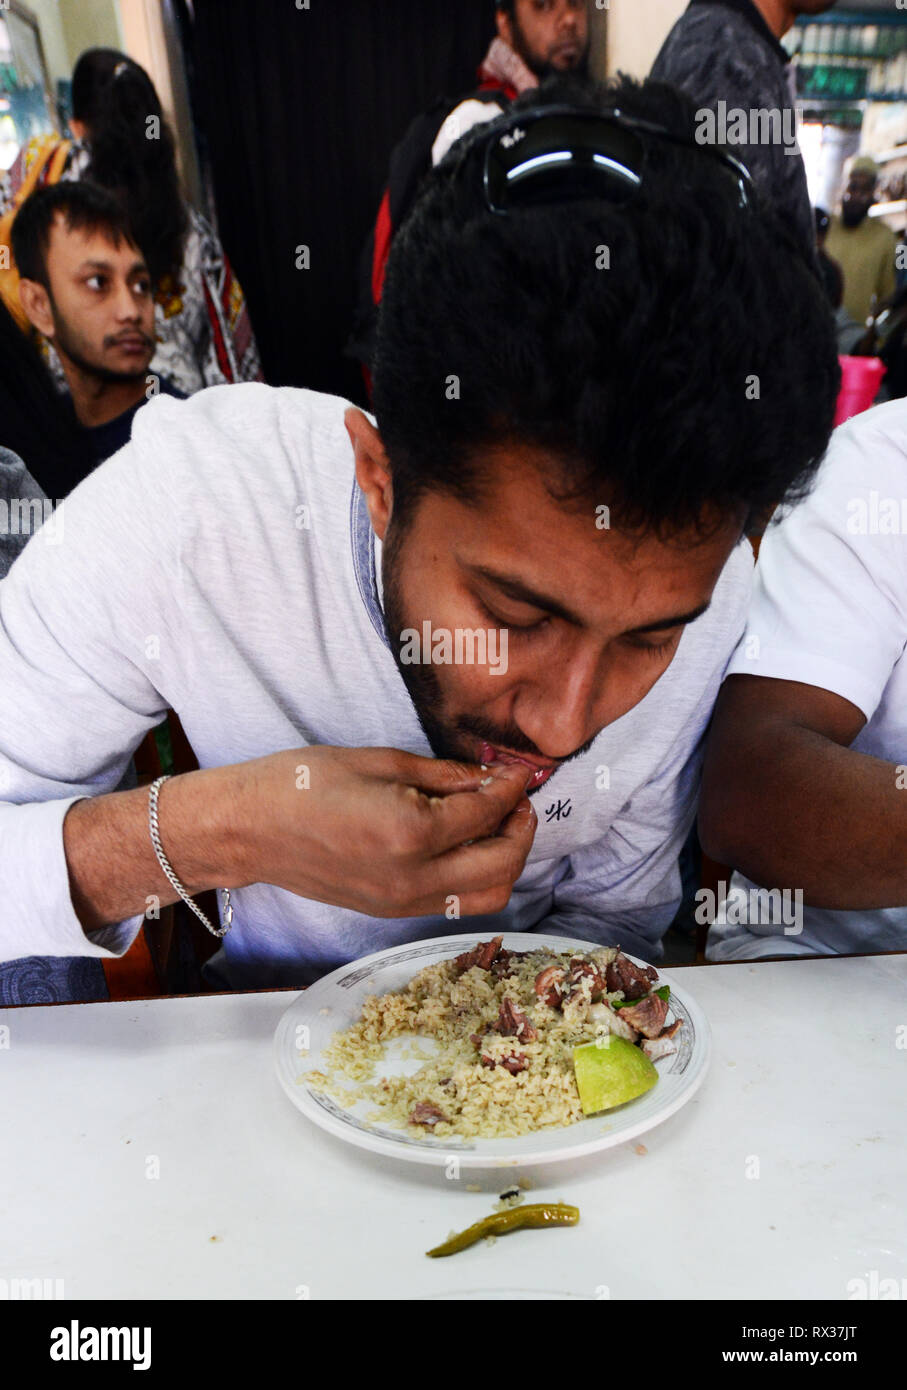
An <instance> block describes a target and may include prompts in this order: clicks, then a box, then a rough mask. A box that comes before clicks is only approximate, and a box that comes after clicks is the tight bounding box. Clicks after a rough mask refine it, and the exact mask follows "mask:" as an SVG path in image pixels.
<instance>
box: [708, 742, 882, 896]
mask: <svg viewBox="0 0 907 1390" xmlns="http://www.w3.org/2000/svg"><path fill="white" fill-rule="evenodd" d="M732 733H733V737H732V736H731V735H732ZM899 780H903V779H902V778H901V779H899V778H898V774H897V767H896V766H895V764H893V763H888V762H884V761H883V760H882V759H880V758H873V757H869V756H868V755H866V754H864V753H857V752H854V751H853V749H851V748H847V747H842V746H841V745H839V744H837V743H835V742H833V741H832V740H830V739H828V738H825V737H824V736H823V735H821V734H819V733H816V732H814V731H813V730H811V729H805V728H802V727H798V726H796V725H791V724H788V723H786V722H776V723H772V724H770V725H768V726H756V727H752V726H751V727H750V729H749V730H748V731H747V733H746V735H743V734H742V733H741V731H740V724H739V723H736V722H735V724H734V726H733V729H732V728H730V727H725V728H724V729H722V727H721V723H719V724H718V726H717V727H716V728H715V729H713V731H712V736H711V738H710V741H709V747H708V750H707V753H706V760H705V767H704V771H703V784H702V801H701V806H700V816H699V836H700V840H701V842H702V847H703V849H704V850H705V852H706V854H708V855H710V856H711V857H712V858H713V859H717V860H718V861H719V862H720V863H723V864H729V865H731V866H732V867H734V868H736V869H739V870H740V871H741V872H742V873H744V874H745V875H746V876H747V877H748V878H751V879H752V880H753V881H754V882H755V883H758V884H761V885H763V886H765V887H768V888H771V887H781V888H792V889H795V888H800V889H802V891H803V898H804V901H805V902H806V903H807V904H810V905H812V906H814V907H826V908H835V909H847V908H852V909H858V910H859V909H870V908H879V907H900V906H903V905H904V904H907V788H904V789H901V788H899V787H898V781H899Z"/></svg>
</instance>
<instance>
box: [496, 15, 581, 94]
mask: <svg viewBox="0 0 907 1390" xmlns="http://www.w3.org/2000/svg"><path fill="white" fill-rule="evenodd" d="M510 22H511V26H512V29H513V46H514V48H515V50H516V52H517V54H518V55H519V57H520V58H522V60H523V62H524V63H525V64H526V66H527V68H528V69H529V71H530V72H532V73H534V74H535V76H536V77H537V78H538V80H539V82H544V81H545V79H546V78H548V77H573V76H575V77H588V76H589V45H588V43H587V44H586V51H585V53H584V54H583V55H582V57H581V58H580V60H579V62H578V63H577V64H576V66H575V67H572V68H556V67H554V65H553V64H552V63H550V62H548V60H547V59H540V58H537V57H536V56H535V55H534V54H533V53H532V51H531V50H530V48H529V45H528V43H527V42H526V36H525V34H524V33H523V31H522V29H521V28H520V23H519V20H518V19H517V17H516V14H514V15H513V17H512V19H511V21H510Z"/></svg>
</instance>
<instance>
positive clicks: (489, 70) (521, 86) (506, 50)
mask: <svg viewBox="0 0 907 1390" xmlns="http://www.w3.org/2000/svg"><path fill="white" fill-rule="evenodd" d="M479 77H480V79H481V80H482V81H483V82H500V83H502V84H503V85H504V86H505V87H511V88H513V90H514V91H516V92H517V93H519V92H525V91H528V89H529V88H530V87H537V86H538V85H539V80H538V78H537V77H536V75H535V73H534V72H531V71H530V70H529V68H527V66H526V64H525V63H524V62H523V60H522V58H521V57H520V55H519V54H518V53H515V52H514V50H513V49H512V48H511V47H510V45H509V44H506V43H505V42H504V40H503V39H498V38H496V39H492V41H491V47H490V48H489V50H488V52H487V53H486V54H485V57H484V59H483V61H482V66H481V67H480V68H479Z"/></svg>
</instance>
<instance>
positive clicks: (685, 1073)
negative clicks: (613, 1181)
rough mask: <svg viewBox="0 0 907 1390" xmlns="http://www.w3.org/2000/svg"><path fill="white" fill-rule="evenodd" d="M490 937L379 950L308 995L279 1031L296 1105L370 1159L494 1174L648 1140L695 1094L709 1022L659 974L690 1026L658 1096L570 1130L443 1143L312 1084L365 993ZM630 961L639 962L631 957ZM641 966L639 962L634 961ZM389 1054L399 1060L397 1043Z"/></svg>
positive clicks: (522, 946)
mask: <svg viewBox="0 0 907 1390" xmlns="http://www.w3.org/2000/svg"><path fill="white" fill-rule="evenodd" d="M488 940H490V936H489V934H488V933H487V932H486V933H485V934H484V935H483V936H481V937H474V936H468V935H466V934H463V935H460V936H443V937H435V938H434V939H433V940H431V941H419V942H415V943H414V944H413V945H411V946H395V947H393V948H392V949H391V950H389V951H379V952H377V954H376V955H373V956H365V957H364V958H363V959H362V960H356V961H351V962H350V964H349V965H344V966H341V967H340V969H339V970H334V971H333V972H332V973H331V974H330V975H326V976H325V977H324V979H321V980H319V981H318V982H317V983H316V984H314V985H312V986H311V987H310V988H309V989H307V990H305V991H304V992H303V993H302V994H301V995H300V996H299V998H298V999H296V1000H295V1001H294V1002H293V1003H292V1004H291V1005H290V1007H289V1008H288V1009H287V1011H286V1013H285V1014H284V1015H283V1017H282V1018H281V1020H280V1022H279V1023H278V1025H277V1031H276V1033H275V1035H274V1061H275V1065H276V1067H277V1075H278V1078H279V1080H280V1084H281V1085H282V1086H283V1088H284V1090H285V1091H286V1093H287V1095H288V1096H289V1097H290V1100H291V1101H292V1102H293V1104H294V1105H297V1106H298V1107H299V1109H300V1110H301V1111H302V1112H303V1114H304V1115H307V1116H308V1117H309V1119H310V1120H314V1122H315V1124H317V1125H320V1126H321V1128H322V1129H326V1130H327V1131H328V1133H330V1134H335V1135H337V1137H338V1138H340V1139H345V1140H346V1141H347V1142H348V1143H350V1144H356V1145H358V1147H359V1148H363V1149H369V1150H371V1152H372V1153H379V1154H387V1155H390V1156H391V1157H393V1158H399V1159H405V1160H408V1161H409V1162H412V1163H434V1164H438V1165H443V1164H445V1163H447V1162H448V1161H449V1159H450V1158H451V1157H452V1156H454V1155H455V1156H456V1158H457V1159H458V1160H459V1163H460V1166H461V1167H463V1168H493V1167H510V1166H514V1167H520V1166H522V1165H525V1164H530V1163H535V1164H537V1163H555V1162H558V1161H559V1160H562V1159H571V1158H578V1157H580V1156H581V1155H582V1154H590V1153H595V1152H596V1151H597V1150H599V1149H610V1148H611V1147H612V1146H613V1145H615V1144H624V1143H626V1141H627V1140H628V1139H634V1138H635V1137H636V1136H637V1135H638V1134H644V1133H645V1132H646V1130H648V1129H652V1128H653V1126H655V1125H658V1124H661V1122H662V1120H666V1119H667V1118H668V1116H669V1115H673V1114H674V1113H675V1111H677V1110H679V1109H680V1107H681V1106H682V1105H685V1104H686V1103H687V1101H688V1100H690V1099H691V1097H692V1096H693V1095H694V1094H695V1092H696V1091H697V1090H698V1088H699V1086H700V1085H701V1084H702V1080H703V1078H704V1076H705V1073H706V1069H707V1067H708V1063H709V1053H710V1040H709V1026H708V1024H707V1022H706V1019H705V1015H704V1014H703V1012H702V1010H701V1009H700V1007H699V1005H698V1004H697V1003H696V1001H695V1000H694V999H693V998H692V997H691V996H690V995H689V994H688V993H687V991H686V990H685V989H681V988H680V987H679V986H678V985H676V984H675V983H674V981H673V980H672V978H671V976H670V975H662V974H661V972H659V984H660V985H661V984H666V985H670V987H671V1000H670V1010H669V1013H668V1019H669V1020H671V1019H673V1018H677V1017H680V1018H682V1019H683V1027H682V1028H681V1029H680V1031H679V1033H678V1035H677V1036H678V1041H679V1044H680V1046H679V1050H678V1051H677V1052H675V1053H672V1055H671V1056H669V1057H662V1058H661V1059H660V1060H659V1061H658V1062H656V1064H655V1065H656V1067H657V1069H658V1084H657V1085H656V1086H653V1088H652V1090H651V1091H647V1092H646V1094H645V1095H643V1096H640V1097H639V1098H638V1099H637V1100H633V1101H629V1102H628V1103H627V1104H626V1105H622V1106H619V1107H618V1108H617V1109H616V1110H612V1111H606V1112H604V1113H603V1114H601V1115H596V1116H593V1117H591V1118H590V1119H585V1120H580V1121H578V1123H576V1124H573V1125H566V1126H559V1127H558V1128H557V1129H545V1130H539V1131H538V1132H536V1133H535V1134H524V1135H521V1136H520V1137H518V1138H510V1139H462V1138H460V1137H459V1136H457V1135H451V1136H449V1137H448V1138H446V1139H440V1138H432V1136H431V1135H428V1134H426V1135H425V1136H424V1137H423V1136H421V1135H418V1134H415V1133H407V1132H406V1131H404V1130H395V1129H391V1128H390V1127H389V1126H385V1125H382V1124H380V1123H378V1124H368V1123H366V1121H365V1119H364V1118H363V1116H364V1115H366V1114H369V1113H371V1112H373V1111H374V1109H375V1105H374V1103H373V1102H369V1101H362V1102H359V1103H358V1104H357V1105H356V1106H354V1107H353V1108H352V1109H346V1108H344V1107H343V1106H342V1105H340V1104H338V1102H337V1101H335V1100H332V1099H331V1097H330V1096H326V1095H324V1094H323V1093H322V1092H320V1091H316V1090H313V1089H312V1087H311V1086H308V1085H306V1082H305V1074H306V1072H308V1071H317V1070H320V1069H321V1067H322V1066H323V1062H322V1055H321V1054H322V1050H323V1049H324V1048H325V1047H326V1046H327V1044H328V1043H329V1042H330V1041H331V1038H332V1036H333V1035H334V1033H336V1032H337V1031H338V1029H343V1028H349V1027H350V1026H351V1025H352V1024H354V1023H355V1022H357V1020H358V1019H359V1017H360V1014H361V1012H362V1003H363V1000H364V999H365V997H366V995H368V994H387V993H389V992H390V991H391V990H399V989H403V988H404V986H406V985H407V984H409V981H410V980H411V979H412V977H413V976H414V975H415V974H417V972H418V971H420V970H422V969H423V968H424V967H425V966H427V965H434V964H436V963H437V962H438V961H440V960H446V959H449V958H450V957H451V956H458V955H460V954H461V953H462V952H463V951H468V950H471V948H472V947H473V946H474V945H476V944H477V942H478V941H488ZM504 946H505V948H506V949H507V950H508V951H539V950H551V951H557V952H561V951H570V950H576V951H590V950H597V949H599V948H598V947H597V946H596V944H595V943H593V942H588V941H575V940H572V939H570V938H568V937H562V936H536V935H534V934H533V935H528V934H522V933H516V932H510V933H506V934H505V935H504ZM629 959H630V960H635V959H636V958H635V957H634V956H630V957H629ZM637 964H642V962H640V961H637ZM297 1030H300V1031H297ZM303 1030H307V1031H303ZM300 1038H302V1040H303V1042H305V1043H307V1045H308V1053H307V1054H303V1053H301V1052H300V1044H299V1039H300ZM388 1051H389V1052H390V1054H391V1056H393V1053H392V1049H391V1048H390V1047H389V1048H388ZM420 1065H421V1063H420V1062H416V1061H411V1062H409V1064H408V1065H407V1064H405V1063H401V1064H397V1065H394V1064H393V1063H392V1064H391V1066H388V1065H386V1064H385V1065H384V1066H383V1071H384V1073H385V1074H389V1073H390V1072H391V1071H393V1072H394V1073H396V1074H399V1073H400V1072H402V1071H415V1070H417V1069H418V1067H419V1066H420ZM381 1071H382V1064H381V1063H379V1064H378V1067H377V1069H376V1071H375V1075H376V1076H378V1075H380V1074H381ZM337 1079H338V1081H339V1084H341V1085H344V1086H350V1087H351V1086H353V1085H354V1083H353V1082H351V1081H349V1080H347V1079H346V1078H344V1077H343V1076H342V1075H341V1076H338V1078H337Z"/></svg>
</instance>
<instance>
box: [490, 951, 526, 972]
mask: <svg viewBox="0 0 907 1390" xmlns="http://www.w3.org/2000/svg"><path fill="white" fill-rule="evenodd" d="M529 954H530V953H529V951H508V950H507V948H506V947H504V946H502V947H501V949H500V951H498V954H497V955H496V956H495V959H494V961H493V963H492V966H491V973H492V975H493V976H494V978H495V979H496V980H504V979H506V977H507V976H508V975H512V974H513V972H514V970H515V969H516V962H517V961H519V960H522V959H523V956H528V955H529Z"/></svg>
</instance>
